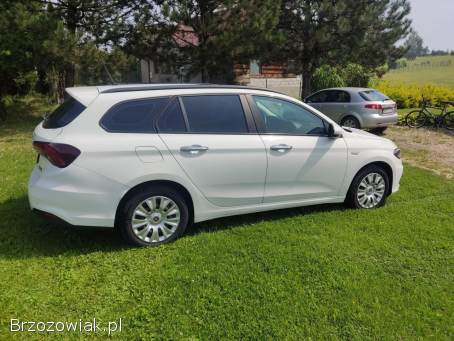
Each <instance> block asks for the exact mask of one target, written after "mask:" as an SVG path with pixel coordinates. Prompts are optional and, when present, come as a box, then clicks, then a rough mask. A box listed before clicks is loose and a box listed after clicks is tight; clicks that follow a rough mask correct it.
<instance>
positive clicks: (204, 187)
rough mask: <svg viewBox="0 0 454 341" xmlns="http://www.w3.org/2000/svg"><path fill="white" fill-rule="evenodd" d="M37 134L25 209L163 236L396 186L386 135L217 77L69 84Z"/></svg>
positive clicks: (375, 195)
mask: <svg viewBox="0 0 454 341" xmlns="http://www.w3.org/2000/svg"><path fill="white" fill-rule="evenodd" d="M67 93H68V95H69V99H68V100H67V101H66V102H65V103H64V104H63V105H62V106H61V107H60V108H59V109H57V110H56V112H54V113H53V114H51V115H50V116H49V117H48V118H47V119H46V120H45V121H43V122H42V123H40V124H39V125H38V127H37V128H36V129H35V132H34V134H33V141H34V146H35V148H36V149H37V151H38V153H39V154H40V156H39V159H38V162H37V164H36V166H35V168H34V170H33V173H32V176H31V178H30V182H29V200H30V205H31V207H32V209H34V210H36V211H38V212H41V213H43V214H45V215H47V216H52V217H57V218H59V219H61V220H64V221H66V222H68V223H70V224H72V225H78V226H103V227H114V226H116V227H117V228H118V229H119V230H120V231H122V233H123V236H124V237H125V238H126V240H127V241H129V242H131V243H133V244H136V245H159V244H161V243H164V242H169V241H172V240H174V239H175V238H177V237H178V236H180V235H181V234H182V233H183V232H184V230H185V229H186V227H187V226H188V225H190V223H192V222H200V221H204V220H208V219H213V218H218V217H224V216H230V215H237V214H243V213H252V212H258V211H265V210H271V209H279V208H287V207H296V206H303V205H312V204H319V203H337V202H344V201H346V202H348V203H349V204H350V205H352V206H354V207H358V208H376V207H380V206H381V205H383V204H384V202H385V199H386V197H387V196H388V195H389V194H391V193H392V192H394V191H397V190H398V188H399V180H400V177H401V175H402V163H401V160H400V151H399V150H398V149H397V147H396V146H395V145H394V143H392V142H391V141H389V140H387V139H383V138H380V137H377V136H374V135H371V134H368V133H364V132H361V131H356V130H353V129H351V130H344V129H342V128H340V127H339V126H338V125H337V124H336V123H335V122H334V121H332V120H331V119H330V118H328V117H326V116H325V115H323V114H322V113H320V112H318V111H317V110H314V109H313V108H311V107H309V106H307V105H305V104H304V103H301V102H300V101H297V100H295V99H293V98H291V97H288V96H285V95H282V94H279V93H275V92H270V91H266V90H260V89H252V88H245V87H235V86H216V85H150V86H143V85H136V86H104V87H80V88H68V89H67Z"/></svg>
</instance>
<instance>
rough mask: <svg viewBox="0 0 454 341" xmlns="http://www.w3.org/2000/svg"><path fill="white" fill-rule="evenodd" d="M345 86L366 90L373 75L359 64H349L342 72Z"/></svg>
mask: <svg viewBox="0 0 454 341" xmlns="http://www.w3.org/2000/svg"><path fill="white" fill-rule="evenodd" d="M341 75H342V78H343V80H344V84H345V85H346V86H355V87H360V88H364V87H367V86H368V84H369V81H370V78H371V76H372V75H371V74H370V73H369V72H367V71H366V69H365V68H364V67H363V66H361V65H359V64H353V63H350V64H347V65H346V66H345V67H344V68H343V69H342V71H341Z"/></svg>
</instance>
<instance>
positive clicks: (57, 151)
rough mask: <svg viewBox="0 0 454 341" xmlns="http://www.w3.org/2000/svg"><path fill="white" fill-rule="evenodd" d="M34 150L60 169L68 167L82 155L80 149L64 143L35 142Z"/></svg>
mask: <svg viewBox="0 0 454 341" xmlns="http://www.w3.org/2000/svg"><path fill="white" fill-rule="evenodd" d="M33 148H35V150H36V151H37V152H38V153H39V154H41V155H43V156H45V157H46V158H47V159H48V160H49V161H50V163H52V164H53V165H54V166H56V167H58V168H65V167H68V166H69V165H70V164H71V163H72V162H73V161H74V160H75V159H76V158H77V157H78V156H79V155H80V150H79V149H77V148H76V147H73V146H70V145H69V144H63V143H50V142H41V141H34V142H33Z"/></svg>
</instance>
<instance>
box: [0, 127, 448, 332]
mask: <svg viewBox="0 0 454 341" xmlns="http://www.w3.org/2000/svg"><path fill="white" fill-rule="evenodd" d="M33 124H34V122H33V123H18V122H16V123H11V122H9V123H8V127H5V126H4V125H3V126H0V174H1V177H0V233H1V238H0V278H1V281H0V307H1V308H0V321H1V325H0V338H2V339H10V338H11V337H13V336H16V337H23V338H24V339H27V340H29V339H40V338H45V337H46V336H48V335H47V334H39V333H38V334H30V333H28V334H22V335H20V334H14V335H13V334H11V333H10V332H8V331H7V330H8V322H9V320H10V319H12V318H18V319H21V320H23V321H27V320H28V321H78V320H79V319H82V320H89V319H92V318H93V317H96V318H97V319H98V320H99V321H110V320H115V319H118V318H120V317H121V318H122V319H123V334H122V335H121V336H122V338H124V339H126V338H128V339H141V338H147V339H148V338H151V337H155V338H158V339H214V340H217V339H238V338H244V339H284V338H285V339H294V340H302V339H313V340H319V339H332V340H336V339H347V340H368V339H369V340H386V339H387V340H396V339H403V340H413V339H423V338H424V339H425V338H428V339H436V340H449V339H451V340H452V339H453V337H454V324H453V321H454V183H453V182H452V181H451V182H450V181H448V180H445V179H444V178H442V177H438V176H435V175H433V174H432V173H430V172H427V171H423V170H420V169H417V168H413V167H410V166H407V167H406V168H405V174H404V177H403V179H402V182H401V190H400V192H398V193H397V194H395V195H393V196H392V197H390V198H389V200H388V203H387V205H386V206H385V207H384V208H381V209H378V210H373V211H364V210H350V209H345V208H344V207H343V206H342V205H324V206H316V207H309V208H298V209H289V210H283V211H276V212H268V213H262V214H253V215H243V216H239V217H235V218H228V219H220V220H216V221H210V222H205V223H202V224H197V225H196V226H194V227H193V228H192V229H191V230H190V231H189V233H188V234H187V235H185V236H184V237H183V238H181V239H179V240H177V241H176V242H175V243H173V244H170V245H165V246H162V247H159V248H141V249H137V248H128V247H126V246H124V245H123V244H122V242H121V241H120V240H119V239H118V238H117V237H116V236H115V234H113V233H112V232H109V231H76V230H68V229H64V228H58V227H55V226H53V225H52V224H50V223H48V222H45V221H42V220H41V219H40V218H38V217H35V216H34V215H33V214H32V213H31V212H30V211H29V208H28V202H27V191H26V188H27V179H28V176H29V173H30V171H31V169H32V167H33V164H34V162H35V158H36V156H35V153H34V152H33V150H32V148H31V142H30V138H31V129H32V125H33ZM60 336H61V335H60ZM64 336H65V337H67V338H74V339H79V337H80V335H79V334H77V333H74V334H64ZM97 336H98V337H100V338H101V337H103V334H97Z"/></svg>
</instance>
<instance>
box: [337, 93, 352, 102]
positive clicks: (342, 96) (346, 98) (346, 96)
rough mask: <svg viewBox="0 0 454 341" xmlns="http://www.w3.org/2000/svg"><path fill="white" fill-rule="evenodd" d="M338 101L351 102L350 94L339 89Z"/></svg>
mask: <svg viewBox="0 0 454 341" xmlns="http://www.w3.org/2000/svg"><path fill="white" fill-rule="evenodd" d="M337 101H338V102H339V103H350V94H349V93H348V92H346V91H339V94H338V96H337Z"/></svg>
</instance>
